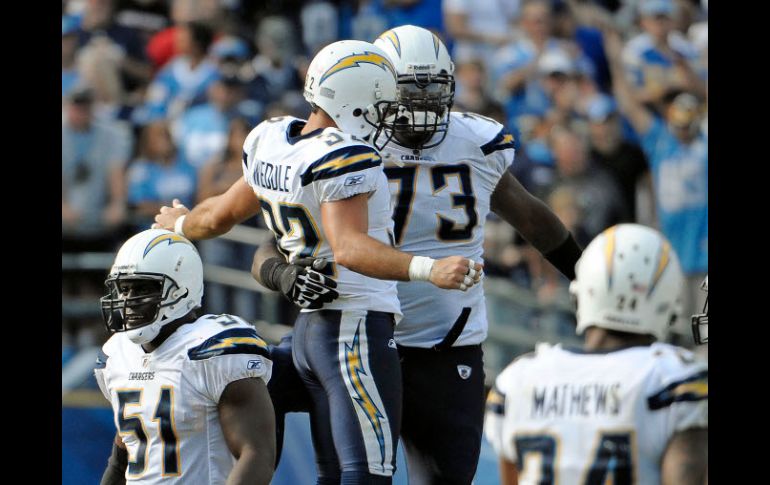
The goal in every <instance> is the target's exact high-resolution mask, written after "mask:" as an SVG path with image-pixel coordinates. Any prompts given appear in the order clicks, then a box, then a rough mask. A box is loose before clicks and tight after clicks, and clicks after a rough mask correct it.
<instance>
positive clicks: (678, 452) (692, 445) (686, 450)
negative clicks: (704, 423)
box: [661, 428, 708, 485]
mask: <svg viewBox="0 0 770 485" xmlns="http://www.w3.org/2000/svg"><path fill="white" fill-rule="evenodd" d="M707 477H708V430H707V429H703V428H697V429H688V430H685V431H680V432H678V433H677V434H675V435H674V437H673V438H671V442H670V443H669V445H668V447H667V448H666V453H665V455H664V456H663V460H662V463H661V484H662V485H674V484H676V485H701V484H703V483H705V482H706V480H707Z"/></svg>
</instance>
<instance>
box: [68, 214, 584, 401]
mask: <svg viewBox="0 0 770 485" xmlns="http://www.w3.org/2000/svg"><path fill="white" fill-rule="evenodd" d="M268 235H269V233H268V231H267V230H265V229H256V228H252V227H247V226H236V227H234V228H233V229H232V230H231V231H230V232H228V233H227V234H225V235H223V236H220V237H221V238H222V239H225V240H228V241H232V242H237V243H244V244H250V245H254V246H256V243H255V241H263V240H264V239H265V237H267V236H268ZM114 257H115V255H114V254H112V253H79V254H62V273H66V272H91V271H96V272H103V273H105V274H106V272H107V271H108V270H109V267H110V265H111V264H112V261H113V259H114ZM203 270H204V279H205V280H206V281H208V282H211V283H219V284H221V285H226V286H231V287H234V288H239V289H246V290H250V291H255V292H260V293H262V294H263V299H262V302H263V304H262V307H261V311H262V316H261V319H260V320H259V321H257V322H254V323H255V326H256V327H257V329H258V330H259V331H260V333H261V334H262V335H263V336H264V337H265V338H266V339H268V340H269V341H272V342H277V341H278V340H279V339H280V337H281V336H282V335H284V334H285V333H286V332H287V331H288V330H289V327H287V326H286V325H282V324H281V323H286V322H279V317H278V315H279V313H278V304H279V298H281V297H280V295H279V294H278V293H276V292H273V291H270V290H268V289H266V288H264V287H262V286H261V285H259V284H258V283H257V282H256V281H255V280H254V279H253V278H252V276H251V274H250V273H249V272H248V271H240V270H236V269H232V268H227V267H224V266H218V265H212V264H204V268H203ZM483 284H484V291H485V294H486V302H487V317H488V321H489V335H488V338H487V340H486V342H485V343H484V354H485V365H486V369H485V371H486V374H487V382H488V383H491V382H492V380H493V379H494V378H495V377H496V376H497V374H498V373H499V372H500V371H501V370H502V369H503V368H504V367H505V366H506V365H507V364H508V363H509V362H510V361H511V360H512V359H513V358H514V357H517V356H519V355H521V354H523V353H526V352H529V351H531V350H532V349H534V347H535V344H536V343H537V342H550V343H556V342H563V343H564V344H565V345H579V343H580V341H581V340H580V339H579V338H578V337H576V336H575V333H574V318H573V316H572V307H571V304H570V302H569V300H568V299H567V298H564V297H562V298H557V299H556V300H555V301H554V302H552V303H550V304H547V305H546V304H543V303H541V302H540V301H539V300H538V299H537V296H536V295H535V294H534V292H532V291H531V290H530V289H528V288H523V287H521V286H519V285H516V284H514V283H513V282H511V281H509V280H506V279H504V278H494V277H486V278H485V279H484V282H483ZM100 311H101V310H100V308H99V302H98V300H97V299H91V298H89V299H82V298H67V297H63V298H62V319H73V318H74V319H77V318H97V317H99V315H100ZM77 350H78V352H77V353H75V355H74V356H73V357H72V358H70V359H69V360H68V362H67V364H66V365H64V367H63V368H62V376H63V379H62V392H63V393H65V392H67V391H68V390H70V389H72V388H74V387H77V384H78V383H79V382H82V381H83V380H84V379H87V378H88V377H89V375H90V372H91V371H92V367H91V366H90V365H84V364H83V362H86V361H90V360H89V359H87V358H86V356H88V355H91V354H93V353H94V348H93V347H92V346H89V347H88V348H84V349H77ZM78 354H85V355H80V356H79V357H78ZM65 376H66V377H67V379H66V380H65V379H64V377H65Z"/></svg>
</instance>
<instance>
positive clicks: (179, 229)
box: [174, 214, 187, 237]
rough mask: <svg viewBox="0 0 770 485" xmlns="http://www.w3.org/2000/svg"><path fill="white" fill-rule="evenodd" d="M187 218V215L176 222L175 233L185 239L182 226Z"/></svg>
mask: <svg viewBox="0 0 770 485" xmlns="http://www.w3.org/2000/svg"><path fill="white" fill-rule="evenodd" d="M185 217H187V214H185V215H183V216H181V217H179V218H178V219H177V220H176V221H174V232H175V233H177V234H179V235H180V236H182V237H185V235H184V231H183V230H182V224H184V218H185Z"/></svg>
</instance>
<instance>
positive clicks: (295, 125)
mask: <svg viewBox="0 0 770 485" xmlns="http://www.w3.org/2000/svg"><path fill="white" fill-rule="evenodd" d="M306 123H307V121H303V120H294V121H292V122H291V123H289V124H288V126H287V127H286V141H287V142H289V145H294V144H295V143H297V142H298V141H302V140H306V139H308V138H310V137H311V136H316V135H317V134H319V133H321V132H322V131H324V128H317V129H315V130H313V131H311V132H310V133H305V134H304V135H301V134H299V133H300V132H301V131H302V128H303V127H304V126H305V124H306ZM292 133H297V134H296V135H293V134H292Z"/></svg>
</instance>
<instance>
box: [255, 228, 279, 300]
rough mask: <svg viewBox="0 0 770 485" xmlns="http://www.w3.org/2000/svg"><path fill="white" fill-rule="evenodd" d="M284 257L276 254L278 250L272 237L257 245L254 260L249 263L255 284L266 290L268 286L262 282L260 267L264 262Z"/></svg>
mask: <svg viewBox="0 0 770 485" xmlns="http://www.w3.org/2000/svg"><path fill="white" fill-rule="evenodd" d="M283 257H284V256H283V255H282V254H281V253H279V252H278V248H277V246H276V244H275V239H273V238H272V237H271V238H269V239H268V240H266V241H265V242H263V243H262V244H260V245H259V247H258V248H257V251H256V252H255V253H254V260H253V261H252V263H251V275H252V276H253V277H254V279H255V280H257V283H259V284H260V285H262V286H264V287H265V288H268V286H267V285H266V284H265V282H264V281H262V275H261V269H262V265H263V264H265V261H267V260H268V259H270V258H283Z"/></svg>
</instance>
